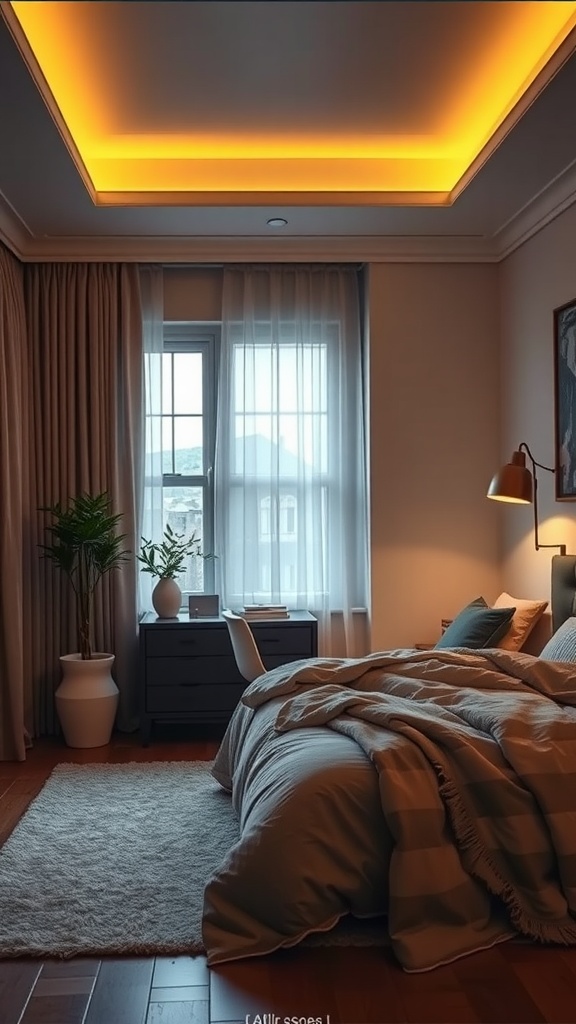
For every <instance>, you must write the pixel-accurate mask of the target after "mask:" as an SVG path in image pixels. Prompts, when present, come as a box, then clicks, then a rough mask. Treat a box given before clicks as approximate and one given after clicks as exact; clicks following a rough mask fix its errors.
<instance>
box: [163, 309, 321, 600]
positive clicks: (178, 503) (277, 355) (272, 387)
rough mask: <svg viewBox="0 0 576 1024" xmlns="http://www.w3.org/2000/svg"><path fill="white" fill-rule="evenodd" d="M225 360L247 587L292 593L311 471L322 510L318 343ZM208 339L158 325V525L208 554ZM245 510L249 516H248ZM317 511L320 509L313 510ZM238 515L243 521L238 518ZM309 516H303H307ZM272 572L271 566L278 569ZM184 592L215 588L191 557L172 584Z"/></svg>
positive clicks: (243, 351)
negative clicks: (247, 553) (161, 336)
mask: <svg viewBox="0 0 576 1024" xmlns="http://www.w3.org/2000/svg"><path fill="white" fill-rule="evenodd" d="M237 356H238V357H237V358H234V359H233V360H232V376H233V381H232V396H233V399H232V403H231V404H232V410H231V413H232V417H231V419H232V435H233V442H232V445H233V448H232V451H231V452H230V459H229V463H230V480H229V488H230V490H229V501H230V505H231V507H232V508H234V507H235V506H236V507H237V508H238V509H240V507H242V508H243V515H244V519H243V520H241V518H240V516H239V522H240V521H244V522H245V524H248V525H247V526H246V529H247V530H248V532H249V533H250V535H251V536H247V537H246V538H245V540H246V542H247V544H248V547H249V548H250V547H251V549H252V551H253V555H254V557H253V559H252V564H251V570H250V571H251V572H252V573H253V579H252V581H251V583H252V586H251V590H253V591H254V592H259V591H262V592H263V593H266V592H267V591H269V590H270V588H271V586H272V582H273V579H272V561H273V560H274V561H275V564H276V566H277V567H278V566H279V567H280V568H279V573H280V575H279V578H277V579H276V586H278V585H279V587H280V589H281V590H282V592H283V593H285V594H286V595H289V594H290V592H292V591H294V590H295V587H296V565H297V544H298V517H299V513H300V515H302V514H304V513H303V509H299V507H298V494H299V493H301V492H302V482H303V480H304V479H305V478H306V477H310V475H311V474H314V479H315V488H314V490H315V491H316V495H317V497H316V501H319V502H320V506H321V508H325V507H326V485H327V480H326V474H327V469H328V465H327V463H328V454H327V451H328V446H327V373H326V370H327V367H326V358H327V353H326V347H325V345H322V344H316V345H314V344H311V345H309V346H308V345H305V346H299V347H296V346H295V345H294V344H290V342H289V340H287V343H286V344H284V345H281V346H279V347H278V346H272V345H270V343H269V342H267V341H265V340H264V339H262V341H258V342H257V343H256V344H254V345H252V346H248V347H243V346H241V347H239V348H238V350H237ZM214 367H215V354H214V344H213V339H210V338H205V337H202V336H201V333H198V332H195V331H194V330H193V329H191V327H190V325H188V330H187V331H186V330H185V329H184V327H183V326H181V327H179V328H176V327H168V326H167V327H166V330H165V351H164V355H163V360H162V472H163V510H164V523H165V525H166V524H169V525H170V526H171V528H172V529H173V530H174V531H175V532H177V533H179V534H182V535H184V536H185V537H190V536H192V535H194V536H195V537H196V538H197V539H198V540H199V542H200V547H201V550H202V552H203V553H204V554H210V553H213V548H212V544H213V488H212V467H213V460H214V439H215V429H216V412H215V409H216V403H215V393H216V386H215V385H216V381H215V369H214ZM246 510H248V511H246ZM317 511H318V510H317ZM246 514H247V516H248V518H247V519H246ZM306 514H308V515H310V511H309V510H308V511H307V513H306ZM277 571H278V569H277ZM178 582H179V584H180V586H181V588H182V590H183V592H201V591H207V592H210V591H211V589H213V562H212V560H211V559H207V560H206V559H203V558H195V557H194V556H190V557H189V559H188V562H187V566H186V570H185V572H184V573H183V574H182V576H181V577H180V578H179V580H178Z"/></svg>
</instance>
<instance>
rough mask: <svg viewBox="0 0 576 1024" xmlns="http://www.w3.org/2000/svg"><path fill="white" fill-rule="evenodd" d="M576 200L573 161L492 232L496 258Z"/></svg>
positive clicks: (535, 232)
mask: <svg viewBox="0 0 576 1024" xmlns="http://www.w3.org/2000/svg"><path fill="white" fill-rule="evenodd" d="M575 202H576V161H574V162H573V163H572V164H571V165H570V166H569V167H567V168H566V169H565V170H564V171H563V172H562V174H559V175H558V177H557V178H555V179H554V181H552V182H550V184H549V185H548V186H547V187H546V188H545V189H543V190H542V191H541V192H540V193H538V195H536V196H534V197H533V198H532V199H531V200H530V202H529V203H527V204H526V206H525V207H524V208H523V209H522V210H520V211H519V212H518V213H517V214H515V216H514V217H512V218H511V219H510V220H509V221H508V222H507V223H506V224H502V225H501V227H500V228H499V229H498V231H496V232H495V233H494V236H493V238H494V244H495V248H496V251H497V253H498V259H499V260H503V259H506V257H507V256H510V254H511V253H513V252H514V251H515V250H516V249H518V248H519V247H520V246H521V245H524V243H525V242H527V241H528V240H529V239H530V238H533V236H534V235H537V234H538V232H539V231H542V229H543V228H545V227H546V225H547V224H550V222H551V221H553V220H555V218H556V217H559V216H560V214H561V213H564V211H565V210H567V209H568V208H569V207H570V206H572V205H573V204H574V203H575Z"/></svg>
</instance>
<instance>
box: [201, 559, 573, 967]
mask: <svg viewBox="0 0 576 1024" xmlns="http://www.w3.org/2000/svg"><path fill="white" fill-rule="evenodd" d="M552 565H553V569H552V629H553V630H554V633H553V636H552V637H551V639H550V640H549V641H548V643H547V644H546V645H545V647H544V649H543V650H542V653H541V654H540V655H534V654H528V653H526V652H525V651H522V650H520V651H518V650H507V649H505V648H501V647H495V646H489V647H482V648H479V649H478V648H476V649H470V648H468V647H461V646H458V647H454V646H450V644H449V643H448V644H446V645H445V646H443V647H437V648H435V649H433V650H430V651H415V650H396V651H386V652H377V653H375V654H372V655H370V656H368V657H366V658H362V659H346V660H343V659H321V658H317V659H308V660H306V661H303V662H295V663H292V664H290V665H287V666H281V667H279V668H276V669H274V670H273V671H271V672H267V673H266V674H265V675H263V676H261V677H260V678H258V679H256V680H255V681H254V682H253V683H251V684H250V685H249V686H248V688H247V689H246V691H245V693H244V696H243V700H242V703H241V704H240V705H239V706H238V708H237V709H236V711H235V713H234V715H233V717H232V719H231V722H230V724H229V726H228V729H227V731H226V734H225V736H224V739H223V741H222V744H221V746H220V749H219V751H218V754H217V757H216V759H215V762H214V766H213V774H214V777H215V778H216V779H217V780H218V782H219V783H220V784H221V785H222V786H223V787H224V788H225V789H226V790H228V791H229V792H230V793H231V797H232V801H233V805H234V808H235V810H236V813H237V815H238V818H239V823H240V838H239V840H238V842H237V844H236V845H235V846H234V847H233V848H232V849H231V850H230V851H229V853H228V855H227V857H226V859H225V861H224V862H223V864H222V865H221V866H220V868H219V870H218V871H217V872H216V873H215V874H214V876H213V877H212V878H211V879H210V880H209V882H208V884H207V886H206V890H205V896H204V915H203V937H204V944H205V947H206V951H207V958H208V963H209V964H210V965H215V964H218V963H223V962H227V961H230V960H237V959H241V958H244V957H250V956H258V955H263V954H266V953H271V952H273V951H275V950H277V949H279V948H284V947H289V946H293V945H295V944H296V943H298V942H300V941H302V939H304V938H305V937H306V936H307V935H310V933H314V932H320V931H325V930H328V929H331V928H333V927H334V926H335V925H336V924H337V922H338V921H339V920H340V919H341V918H343V917H345V916H346V915H352V916H353V917H355V918H359V919H368V918H374V919H375V922H376V923H378V922H381V926H382V928H383V929H386V931H387V934H388V936H389V941H390V944H391V947H392V950H393V952H394V954H395V955H396V957H397V959H398V961H399V963H400V964H401V966H402V967H403V968H404V970H406V971H415V972H417V971H426V970H430V969H432V968H434V967H437V966H439V965H441V964H444V963H448V962H450V961H452V960H454V959H457V958H458V957H461V956H465V955H467V954H469V953H472V952H475V951H477V950H480V949H485V948H487V947H489V946H491V945H494V944H496V943H498V942H503V941H506V940H508V939H510V938H512V937H514V936H517V935H519V934H520V935H524V936H527V937H529V938H532V939H535V940H540V941H543V942H551V943H564V944H572V943H575V944H576V664H575V662H576V617H575V616H576V558H575V557H574V556H555V558H554V559H553V560H552ZM480 600H481V599H480ZM473 603H475V602H473ZM494 635H495V634H494Z"/></svg>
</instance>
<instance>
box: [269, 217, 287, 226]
mask: <svg viewBox="0 0 576 1024" xmlns="http://www.w3.org/2000/svg"><path fill="white" fill-rule="evenodd" d="M266 223H267V225H268V227H269V228H284V227H286V225H287V223H288V221H287V220H284V217H270V220H267V221H266Z"/></svg>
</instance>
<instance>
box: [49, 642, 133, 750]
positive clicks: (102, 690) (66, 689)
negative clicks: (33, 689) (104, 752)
mask: <svg viewBox="0 0 576 1024" xmlns="http://www.w3.org/2000/svg"><path fill="white" fill-rule="evenodd" d="M113 664H114V655H113V654H101V653H95V654H93V655H92V657H91V658H90V659H86V660H83V659H82V657H81V656H80V654H64V655H63V656H62V657H61V658H60V665H61V666H62V682H61V683H60V686H59V687H58V689H57V690H56V694H55V700H56V711H57V713H58V718H59V720H60V725H61V726H62V732H63V733H64V739H65V740H66V743H67V744H68V746H69V747H103V746H105V744H106V743H109V742H110V736H111V735H112V729H113V728H114V720H115V718H116V709H117V707H118V696H119V694H118V687H117V686H116V683H115V682H114V680H113V678H112V674H111V671H112V665H113Z"/></svg>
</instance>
